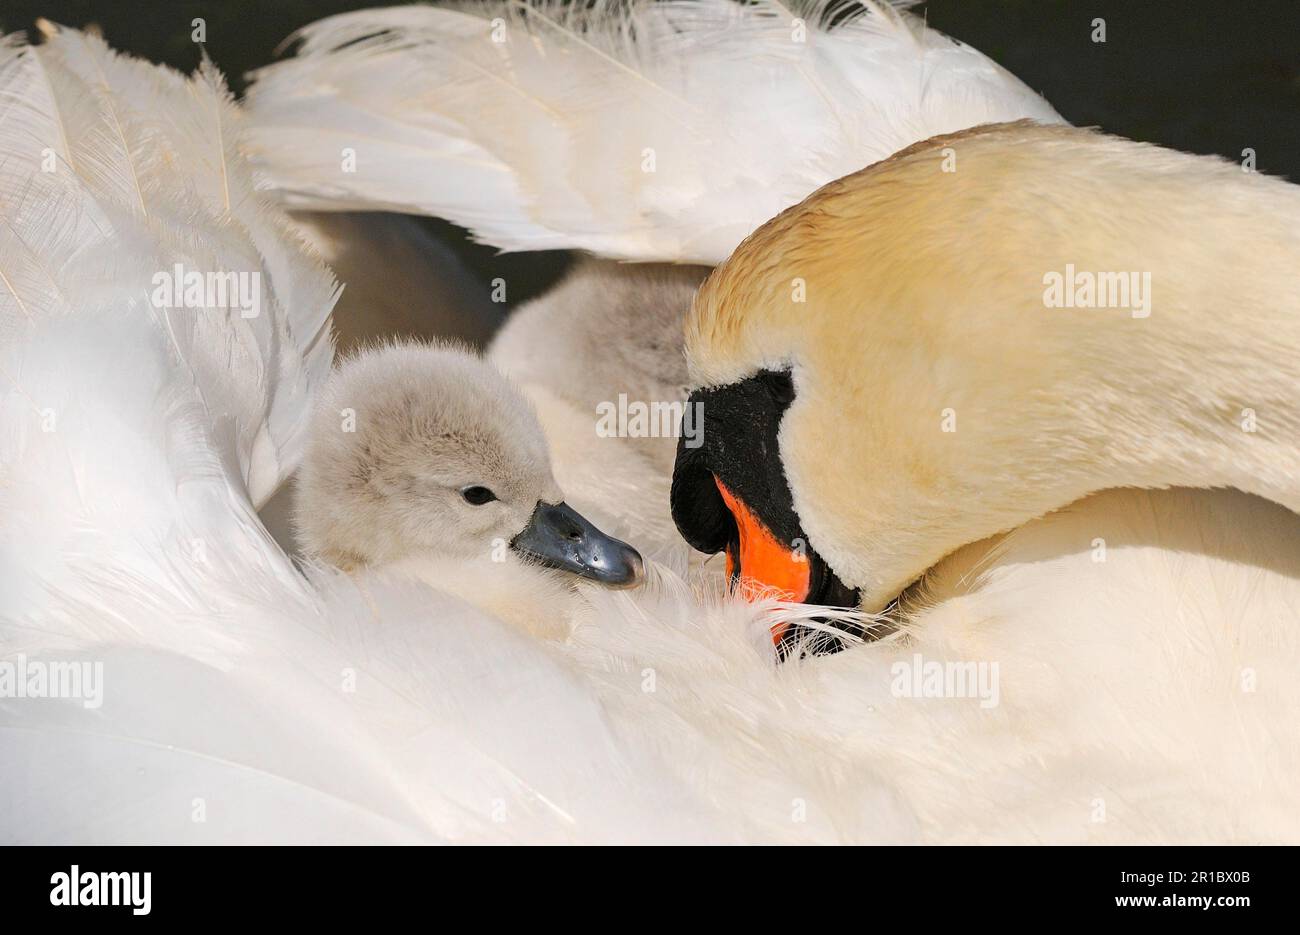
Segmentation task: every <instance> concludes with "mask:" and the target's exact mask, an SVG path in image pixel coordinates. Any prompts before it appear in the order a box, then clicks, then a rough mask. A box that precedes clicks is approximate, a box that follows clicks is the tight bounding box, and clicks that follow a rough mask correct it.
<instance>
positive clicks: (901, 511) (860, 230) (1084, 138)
mask: <svg viewBox="0 0 1300 935" xmlns="http://www.w3.org/2000/svg"><path fill="white" fill-rule="evenodd" d="M949 156H955V159H956V166H957V168H956V171H955V172H945V171H942V169H941V166H942V165H943V163H944V160H945V159H947V158H949ZM1297 263H1300V188H1297V187H1296V186H1294V185H1290V184H1287V183H1286V182H1283V181H1281V180H1279V179H1273V178H1268V177H1266V176H1263V175H1259V174H1256V173H1251V172H1243V171H1242V169H1241V168H1240V167H1239V166H1236V165H1232V164H1229V163H1227V162H1225V161H1223V160H1220V159H1215V158H1209V157H1198V156H1189V155H1185V154H1182V153H1176V152H1171V151H1169V150H1164V149H1160V148H1158V147H1154V146H1149V145H1142V144H1138V143H1132V142H1129V141H1126V140H1121V139H1117V138H1115V137H1109V136H1105V135H1102V134H1100V133H1097V132H1095V131H1088V130H1080V129H1074V128H1067V127H1043V126H1035V125H1032V124H1029V123H1013V124H1007V125H998V126H990V127H983V128H978V129H975V130H970V131H965V132H961V133H957V134H953V135H950V136H945V137H939V138H937V139H934V140H929V141H927V142H925V143H920V144H917V145H916V146H913V147H910V148H908V149H907V150H905V151H903V152H901V153H899V154H897V155H895V156H893V157H891V158H890V159H887V160H884V161H883V162H879V163H876V164H875V165H873V166H871V167H869V168H867V169H864V170H862V171H861V172H858V173H855V174H853V175H851V176H848V177H846V178H844V179H841V180H839V181H836V182H833V183H831V184H829V185H827V186H825V187H824V188H822V189H821V190H820V191H818V192H817V193H816V194H814V195H812V196H811V197H809V198H808V199H807V200H805V201H804V202H802V203H801V204H800V205H798V206H796V207H794V208H792V209H790V210H788V211H786V212H784V213H782V214H781V215H779V216H778V217H776V218H775V219H773V220H772V221H770V222H769V223H768V224H765V225H764V226H763V227H761V228H759V230H758V231H756V232H755V233H754V234H753V235H752V236H751V237H750V238H748V239H747V240H746V241H745V242H744V243H743V244H742V245H741V246H740V247H739V248H738V249H737V251H736V252H735V253H734V254H733V255H732V257H731V258H730V259H729V260H728V261H727V262H726V263H724V264H723V265H722V266H720V267H718V269H717V270H715V271H714V273H713V274H712V275H711V276H710V278H709V280H708V281H707V282H706V283H705V284H704V286H703V287H702V288H701V290H700V292H699V294H698V296H697V297H696V300H695V306H694V310H693V313H692V316H691V318H690V320H689V323H688V329H687V352H688V355H689V358H690V367H691V374H692V380H693V384H694V387H695V393H694V395H693V396H692V399H693V400H694V401H696V402H698V403H701V404H702V405H703V406H704V408H705V410H706V412H707V413H708V416H707V421H706V430H705V432H704V445H703V446H702V447H700V448H695V449H690V448H685V447H683V448H682V449H681V452H680V455H679V458H678V465H677V469H676V476H675V479H674V484H673V488H674V498H675V503H674V515H675V516H676V517H677V518H678V521H679V525H680V526H681V528H682V530H683V532H684V534H685V535H686V537H687V538H688V540H690V541H691V542H693V543H694V544H695V545H697V546H698V547H700V548H702V549H704V550H706V551H717V550H721V549H724V548H725V549H727V551H728V553H729V555H730V557H731V560H732V564H733V568H734V570H735V572H736V573H737V574H743V575H745V576H746V577H752V578H754V579H756V580H758V581H761V582H765V583H768V584H771V585H773V586H776V587H778V588H780V589H781V590H783V591H786V592H787V593H789V594H791V595H793V596H794V597H795V599H809V600H812V601H813V602H814V603H831V604H845V603H849V604H856V603H857V601H856V599H855V597H854V596H853V595H851V594H850V589H860V591H861V603H862V606H863V607H864V608H866V609H868V610H877V609H879V608H881V607H882V606H884V605H885V603H887V602H888V601H890V600H891V599H892V598H894V597H895V596H896V595H897V594H898V593H899V592H900V591H901V590H902V589H903V588H904V587H906V586H907V585H909V584H910V583H912V582H913V581H915V580H916V579H917V578H918V577H919V576H920V575H921V574H922V573H924V572H925V570H926V569H927V568H929V567H931V566H932V565H933V564H934V563H935V562H937V561H938V560H939V559H941V558H943V557H944V556H945V555H947V554H949V553H950V552H952V551H953V550H955V549H957V548H959V547H961V546H962V545H965V544H967V543H969V542H974V541H977V540H980V539H984V538H986V537H987V536H990V535H993V534H995V533H998V532H1002V531H1005V530H1007V529H1012V528H1015V527H1016V526H1019V525H1021V524H1022V523H1025V522H1027V521H1028V520H1031V519H1034V518H1035V517H1038V516H1041V515H1043V514H1045V513H1047V512H1048V511H1050V510H1053V509H1057V508H1059V507H1063V506H1066V505H1067V504H1069V503H1072V502H1074V501H1076V500H1078V499H1080V498H1081V497H1083V496H1085V495H1087V494H1089V493H1093V492H1095V491H1098V490H1101V489H1105V488H1110V487H1146V488H1161V487H1170V486H1185V487H1233V488H1236V489H1238V490H1244V491H1246V492H1248V493H1254V494H1258V495H1259V496H1262V497H1265V498H1267V499H1270V500H1273V501H1275V502H1277V503H1280V504H1283V505H1284V506H1287V507H1289V508H1290V509H1292V510H1300V461H1298V460H1297V447H1296V443H1295V439H1296V437H1297V432H1300V393H1298V392H1297V391H1298V390H1300V292H1298V291H1297V290H1296V288H1295V281H1294V273H1293V270H1294V269H1295V268H1296V265H1297ZM1076 271H1077V272H1076ZM791 543H796V545H795V546H792V545H791Z"/></svg>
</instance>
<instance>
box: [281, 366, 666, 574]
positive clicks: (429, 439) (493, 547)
mask: <svg viewBox="0 0 1300 935" xmlns="http://www.w3.org/2000/svg"><path fill="white" fill-rule="evenodd" d="M296 498H297V499H296V504H295V521H296V524H297V528H298V531H299V535H300V537H301V538H302V540H303V543H304V545H305V547H306V549H307V551H308V552H310V553H313V554H316V555H319V556H321V557H322V558H324V559H326V560H328V561H331V562H333V563H335V564H337V565H340V566H342V567H345V568H351V567H356V566H361V565H376V564H384V563H388V562H394V561H398V560H402V559H408V558H413V557H419V556H422V555H427V556H437V557H452V558H490V559H494V560H496V561H521V560H522V561H530V562H538V563H541V564H544V565H548V566H551V567H555V568H559V569H562V570H565V571H570V572H572V573H574V574H577V575H580V576H582V577H586V578H591V579H594V580H597V581H600V582H602V583H604V584H608V585H612V586H630V585H634V584H636V583H637V582H638V581H639V580H640V577H641V574H642V562H641V557H640V555H639V554H638V553H637V552H636V550H635V549H633V548H632V547H631V546H629V545H627V544H626V543H623V542H620V541H618V540H617V539H613V538H611V537H609V536H606V535H605V534H604V533H602V532H601V531H600V530H598V529H597V528H596V527H594V526H593V525H592V524H591V523H589V522H587V521H586V520H585V519H584V518H583V517H582V516H580V515H579V514H578V513H576V512H575V511H574V510H572V509H571V508H570V507H568V506H567V505H566V504H565V503H564V494H563V492H562V491H561V490H560V488H559V485H558V484H556V482H555V478H554V477H553V476H552V473H551V464H550V455H549V452H548V450H547V445H546V438H545V436H544V435H543V433H542V428H541V425H540V424H539V423H538V421H537V417H536V416H535V415H534V413H533V411H532V409H531V408H530V407H529V405H528V402H527V401H526V400H525V399H524V397H523V396H522V395H521V394H520V393H519V391H518V390H517V389H516V388H515V387H514V386H513V385H512V384H511V383H510V382H509V381H507V380H506V378H505V377H503V376H502V375H501V374H500V373H498V372H497V371H496V370H495V369H494V368H493V367H491V366H490V365H488V364H487V363H485V362H483V361H482V360H480V359H479V358H478V357H477V356H476V355H474V354H472V353H470V352H467V351H464V350H461V349H459V348H455V347H446V346H433V345H425V344H418V343H407V344H391V345H385V346H381V347H374V348H370V349H367V350H364V351H362V352H360V353H358V354H356V355H355V356H352V357H350V358H348V359H346V360H344V361H343V362H342V363H341V364H340V365H339V367H338V369H337V370H336V371H335V372H334V374H333V375H332V377H331V379H330V382H329V384H328V386H327V387H326V389H325V391H324V392H323V394H322V398H321V400H320V402H319V403H318V405H317V407H316V410H315V413H314V414H313V418H312V423H311V427H310V432H309V438H308V443H307V451H306V454H305V457H304V460H303V464H302V467H301V469H300V471H299V472H298V482H297V491H296Z"/></svg>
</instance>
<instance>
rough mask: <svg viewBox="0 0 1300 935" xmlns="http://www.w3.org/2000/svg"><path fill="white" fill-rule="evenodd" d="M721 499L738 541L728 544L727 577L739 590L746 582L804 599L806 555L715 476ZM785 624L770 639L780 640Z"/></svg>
mask: <svg viewBox="0 0 1300 935" xmlns="http://www.w3.org/2000/svg"><path fill="white" fill-rule="evenodd" d="M713 480H714V483H716V484H717V485H718V492H719V493H721V494H722V500H723V502H724V503H726V505H727V509H728V510H730V511H731V515H732V517H733V518H734V519H735V521H736V531H737V533H738V536H737V539H738V540H739V541H738V543H733V544H730V545H728V546H727V578H728V580H730V581H733V582H735V581H736V580H737V579H739V582H740V586H741V593H742V594H743V593H745V590H746V587H745V583H746V582H749V583H750V587H751V588H753V587H754V586H755V585H757V586H760V587H762V588H764V589H765V590H768V589H770V590H771V591H776V592H777V593H778V594H779V596H780V597H781V598H782V599H783V600H787V601H803V600H806V599H807V597H808V592H809V590H810V589H811V583H810V582H811V575H812V573H811V568H810V563H809V561H808V557H807V555H805V554H804V553H803V552H802V551H800V550H798V549H792V548H791V547H790V546H788V545H786V544H784V543H782V542H781V541H780V540H779V539H777V538H776V536H774V535H772V531H771V530H770V529H768V528H767V527H766V526H765V525H763V522H762V520H760V519H759V518H758V517H757V516H756V515H755V514H754V511H753V510H751V509H750V508H749V507H748V506H746V505H745V502H744V501H743V500H741V499H740V498H739V497H737V496H736V495H735V494H733V493H732V492H731V491H730V490H728V489H727V487H726V485H725V484H723V483H722V481H720V480H718V479H717V477H714V478H713ZM785 628H786V625H785V624H781V625H778V626H775V627H773V628H772V642H774V643H779V642H780V641H781V637H782V636H783V635H784V634H785Z"/></svg>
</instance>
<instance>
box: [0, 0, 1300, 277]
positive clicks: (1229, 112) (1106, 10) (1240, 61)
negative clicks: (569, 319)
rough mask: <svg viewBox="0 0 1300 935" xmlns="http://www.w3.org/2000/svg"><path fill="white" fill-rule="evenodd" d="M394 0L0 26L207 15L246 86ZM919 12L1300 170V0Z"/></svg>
mask: <svg viewBox="0 0 1300 935" xmlns="http://www.w3.org/2000/svg"><path fill="white" fill-rule="evenodd" d="M388 5H392V4H391V3H364V2H361V3H358V2H356V0H276V2H255V0H208V2H198V0H138V2H131V0H3V6H0V29H3V30H4V31H5V32H11V31H14V30H18V29H29V28H30V27H31V26H32V24H33V22H34V21H35V20H36V18H37V17H38V16H44V17H46V18H48V19H51V20H54V21H55V22H57V23H61V24H64V25H68V26H84V25H86V24H89V23H95V24H97V25H98V26H99V27H100V28H101V29H102V30H103V33H104V36H105V38H107V39H108V41H109V42H110V44H112V45H113V46H114V47H116V48H118V49H122V50H125V51H129V52H132V53H134V54H136V55H139V56H143V57H144V58H148V59H150V60H152V61H156V62H166V63H167V64H170V65H172V66H174V67H177V68H180V69H182V70H185V71H190V70H192V69H193V68H194V67H195V65H196V64H197V62H198V59H199V51H198V49H197V47H196V46H195V45H194V43H192V42H191V41H190V30H191V26H190V21H191V20H192V19H193V18H194V17H198V16H201V17H203V18H204V19H205V20H206V22H207V33H208V43H207V48H208V54H209V55H210V56H211V57H212V59H213V60H214V61H215V62H216V63H217V65H219V66H220V67H221V69H222V70H223V71H224V72H225V73H226V75H227V77H228V79H229V80H230V82H231V85H232V87H234V88H235V89H236V90H239V89H241V88H242V87H243V85H244V76H245V74H246V73H247V72H248V71H250V70H252V69H254V68H256V67H258V66H260V65H264V64H266V63H268V62H270V61H273V60H274V58H275V50H276V48H277V46H279V45H280V44H281V42H283V41H284V39H285V37H287V36H288V35H289V34H290V33H291V32H293V30H295V29H297V28H298V27H300V26H303V25H305V24H307V23H310V22H312V21H313V20H317V19H320V18H321V17H324V16H328V15H329V14H331V13H338V12H342V11H345V10H351V9H358V8H360V7H365V6H388ZM916 12H918V13H920V14H922V15H924V16H925V17H926V18H927V20H928V21H929V23H930V24H931V25H932V26H934V27H935V28H937V29H940V30H942V31H944V32H946V33H948V34H949V35H951V36H954V37H956V38H958V39H961V40H963V41H964V42H967V43H969V44H970V45H973V46H975V47H976V48H977V49H979V50H981V51H982V52H984V53H986V54H987V55H989V56H991V57H992V58H993V59H994V60H996V61H998V62H1000V63H1001V64H1002V65H1004V66H1006V67H1007V68H1008V69H1010V70H1011V71H1012V72H1014V73H1015V74H1016V75H1018V76H1019V77H1020V78H1021V79H1022V80H1023V81H1024V82H1025V83H1026V84H1028V85H1029V86H1030V87H1032V88H1034V89H1035V90H1037V91H1039V92H1041V93H1042V94H1043V95H1044V96H1046V98H1047V99H1048V100H1049V101H1050V102H1051V103H1052V104H1053V106H1055V107H1056V109H1057V110H1058V111H1059V112H1060V114H1061V115H1062V116H1063V117H1065V119H1067V120H1069V121H1070V122H1071V123H1074V124H1078V125H1082V126H1100V127H1102V128H1103V129H1106V130H1108V131H1110V132H1112V133H1118V134H1121V135H1123V136H1128V137H1132V138H1134V139H1138V140H1146V141H1150V142H1154V143H1160V144H1162V145H1165V146H1171V147H1173V148H1176V149H1181V150H1186V151H1189V152H1196V153H1218V154H1220V155H1223V156H1226V157H1228V158H1230V159H1232V160H1234V161H1238V162H1239V161H1240V160H1241V158H1242V156H1241V151H1242V150H1243V149H1245V148H1246V147H1250V148H1252V149H1254V150H1255V152H1256V158H1257V166H1256V167H1257V168H1258V169H1259V170H1260V171H1263V172H1269V173H1272V174H1275V175H1282V176H1286V177H1288V178H1290V179H1291V180H1293V181H1300V0H1241V2H1233V0H1124V2H1120V0H929V2H927V3H923V4H921V5H919V6H918V7H917V8H916ZM1096 17H1102V18H1104V19H1105V20H1106V39H1107V41H1106V42H1105V44H1098V43H1094V42H1093V41H1092V39H1091V33H1092V25H1091V24H1092V21H1093V19H1094V18H1096ZM428 226H429V228H430V229H431V230H432V231H434V232H435V233H436V234H437V235H438V236H439V239H442V240H444V242H447V243H449V244H455V245H456V249H457V252H458V253H461V254H462V255H463V257H464V259H465V260H466V261H467V262H469V264H470V265H471V266H472V267H473V268H474V269H475V270H476V271H477V272H478V273H479V274H480V275H483V276H487V275H488V274H491V275H497V274H506V275H507V276H508V278H510V280H511V281H512V282H521V281H523V280H529V279H537V277H540V280H538V281H537V286H538V287H540V286H541V285H544V284H545V283H544V282H543V281H541V280H546V279H550V278H553V276H554V275H555V273H556V272H558V270H559V269H562V268H563V263H562V262H557V259H558V258H556V257H553V256H551V257H546V256H539V255H532V256H515V257H496V256H494V253H493V251H491V250H490V249H488V248H484V247H474V246H472V245H464V238H463V237H461V236H460V235H459V233H458V232H457V231H456V230H455V229H453V228H451V227H450V225H445V224H442V223H441V222H430V223H429V225H428ZM531 291H533V290H531V289H530V290H529V292H531ZM517 296H518V298H523V297H524V296H523V295H522V294H517Z"/></svg>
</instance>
